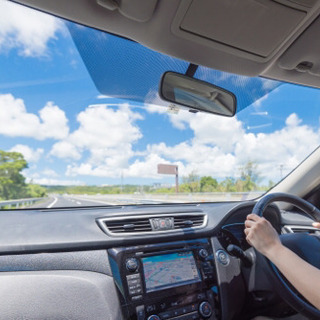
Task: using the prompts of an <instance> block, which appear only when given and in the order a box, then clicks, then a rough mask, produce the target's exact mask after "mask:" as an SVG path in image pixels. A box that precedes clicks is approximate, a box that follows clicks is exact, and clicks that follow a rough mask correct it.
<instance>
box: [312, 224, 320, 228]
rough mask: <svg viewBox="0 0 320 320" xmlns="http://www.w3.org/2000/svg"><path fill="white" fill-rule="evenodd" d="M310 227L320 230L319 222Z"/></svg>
mask: <svg viewBox="0 0 320 320" xmlns="http://www.w3.org/2000/svg"><path fill="white" fill-rule="evenodd" d="M312 225H313V226H314V227H315V228H318V229H320V222H313V223H312Z"/></svg>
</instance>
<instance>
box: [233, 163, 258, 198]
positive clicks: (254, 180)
mask: <svg viewBox="0 0 320 320" xmlns="http://www.w3.org/2000/svg"><path fill="white" fill-rule="evenodd" d="M240 172H241V173H240V180H238V181H237V183H236V185H237V189H238V191H242V192H246V191H253V190H257V189H258V183H259V180H260V177H259V173H258V166H257V164H256V163H255V162H253V161H249V162H247V163H246V164H245V165H244V166H243V167H242V168H241V169H240Z"/></svg>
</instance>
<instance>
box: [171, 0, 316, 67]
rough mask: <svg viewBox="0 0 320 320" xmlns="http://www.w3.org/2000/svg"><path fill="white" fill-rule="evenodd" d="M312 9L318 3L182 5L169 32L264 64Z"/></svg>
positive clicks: (263, 0) (245, 0) (228, 0)
mask: <svg viewBox="0 0 320 320" xmlns="http://www.w3.org/2000/svg"><path fill="white" fill-rule="evenodd" d="M316 7H317V8H319V2H316V1H314V0H292V1H290V0H277V1H271V0H215V1H212V0H202V1H195V0H189V1H182V2H181V4H180V7H179V9H178V12H177V14H176V17H175V19H174V21H173V24H172V31H173V32H174V33H175V34H176V35H177V36H179V37H184V38H187V39H189V40H192V41H197V42H199V43H206V44H207V45H209V46H212V47H214V48H216V49H220V50H222V51H227V52H232V53H234V54H236V55H239V54H240V55H242V56H247V57H249V58H250V59H254V60H256V61H266V60H268V59H270V58H271V57H272V56H273V55H274V54H275V53H277V52H278V51H279V50H280V49H281V47H283V46H285V45H286V43H287V41H289V40H290V37H291V36H292V35H293V34H294V33H295V31H297V29H298V28H299V27H301V25H302V24H303V23H304V22H306V20H307V19H308V18H309V17H310V15H311V14H312V13H313V12H314V10H315V9H316Z"/></svg>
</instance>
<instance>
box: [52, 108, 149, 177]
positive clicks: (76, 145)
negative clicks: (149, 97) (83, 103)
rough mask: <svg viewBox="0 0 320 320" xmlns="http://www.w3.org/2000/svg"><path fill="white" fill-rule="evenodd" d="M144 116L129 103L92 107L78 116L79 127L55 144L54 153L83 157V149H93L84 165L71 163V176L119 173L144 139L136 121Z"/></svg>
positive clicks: (69, 167)
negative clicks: (117, 106) (136, 143)
mask: <svg viewBox="0 0 320 320" xmlns="http://www.w3.org/2000/svg"><path fill="white" fill-rule="evenodd" d="M142 119H143V118H142V116H141V115H140V114H139V113H137V112H133V111H131V110H130V108H129V106H128V105H127V104H121V105H119V108H118V109H114V108H111V107H109V106H108V105H105V104H100V105H94V106H89V107H88V108H87V109H85V110H84V111H82V112H80V113H79V115H78V116H77V120H78V122H79V128H78V129H77V130H75V131H73V132H72V133H70V134H69V135H68V137H66V138H65V139H64V140H62V141H59V142H57V143H56V144H54V145H53V147H52V149H51V151H50V155H52V156H55V157H58V158H65V159H67V158H71V159H73V160H79V159H80V158H81V157H82V154H83V152H85V151H89V157H88V159H86V161H85V162H83V163H82V164H81V165H77V164H71V165H69V166H68V168H67V172H66V174H67V175H68V176H75V175H94V176H104V177H105V176H109V177H116V176H119V175H120V174H121V170H122V169H123V168H126V167H127V166H128V161H129V159H130V158H131V157H133V156H134V152H133V144H134V143H135V142H137V141H138V140H139V139H141V138H142V133H141V130H140V128H139V127H138V126H137V125H136V124H135V122H136V121H137V120H142Z"/></svg>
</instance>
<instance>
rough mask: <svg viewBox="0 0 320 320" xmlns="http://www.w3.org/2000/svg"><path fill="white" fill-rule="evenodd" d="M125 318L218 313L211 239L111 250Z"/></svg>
mask: <svg viewBox="0 0 320 320" xmlns="http://www.w3.org/2000/svg"><path fill="white" fill-rule="evenodd" d="M108 254H109V261H110V266H111V269H112V272H113V276H114V281H115V283H116V286H117V288H118V294H119V297H120V302H121V307H122V311H123V314H124V318H125V319H137V320H160V319H161V320H162V319H163V320H165V319H171V318H174V319H175V320H188V319H190V320H197V319H211V320H215V319H217V318H216V316H217V315H218V314H219V295H218V286H217V276H216V270H215V264H214V257H213V250H212V247H211V244H210V241H209V240H208V239H198V240H192V241H183V242H172V243H166V244H156V245H145V246H134V247H127V248H116V249H110V250H108Z"/></svg>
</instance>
